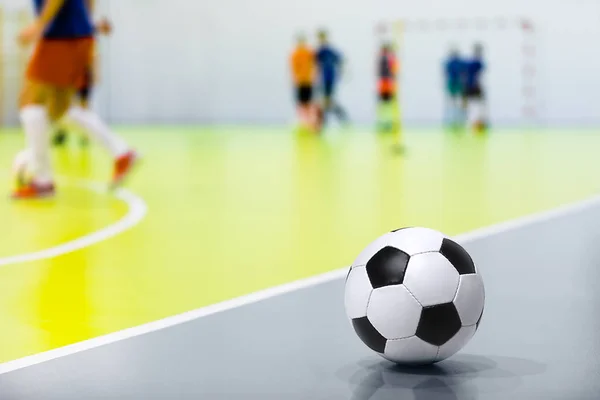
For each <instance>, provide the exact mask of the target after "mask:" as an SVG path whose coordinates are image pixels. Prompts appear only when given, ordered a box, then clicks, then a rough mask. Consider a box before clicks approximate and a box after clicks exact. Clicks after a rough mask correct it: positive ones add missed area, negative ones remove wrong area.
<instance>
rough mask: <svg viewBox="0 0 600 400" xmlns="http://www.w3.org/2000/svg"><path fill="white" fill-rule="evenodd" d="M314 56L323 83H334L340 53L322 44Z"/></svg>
mask: <svg viewBox="0 0 600 400" xmlns="http://www.w3.org/2000/svg"><path fill="white" fill-rule="evenodd" d="M316 58H317V64H318V66H319V71H320V73H321V80H322V81H323V83H326V84H327V83H329V84H332V83H334V82H335V81H336V80H337V76H338V72H339V67H340V64H341V62H342V57H341V55H340V54H339V53H338V52H337V51H335V50H334V49H332V48H331V47H329V46H322V47H321V48H320V49H319V50H318V51H317V54H316Z"/></svg>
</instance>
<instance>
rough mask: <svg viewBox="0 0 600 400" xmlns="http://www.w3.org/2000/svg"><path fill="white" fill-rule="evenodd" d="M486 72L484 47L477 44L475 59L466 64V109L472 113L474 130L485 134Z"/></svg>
mask: <svg viewBox="0 0 600 400" xmlns="http://www.w3.org/2000/svg"><path fill="white" fill-rule="evenodd" d="M484 71H485V63H484V61H483V46H482V45H480V44H476V45H475V47H474V51H473V57H472V58H471V59H470V60H468V61H467V62H466V63H465V88H464V94H463V99H464V107H465V109H467V110H469V109H470V110H469V111H471V113H472V118H471V119H472V122H473V128H474V129H475V131H477V132H483V131H484V130H485V129H486V128H487V117H486V104H485V91H484V89H483V85H482V75H483V72H484Z"/></svg>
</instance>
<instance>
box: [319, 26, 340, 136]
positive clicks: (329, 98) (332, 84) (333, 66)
mask: <svg viewBox="0 0 600 400" xmlns="http://www.w3.org/2000/svg"><path fill="white" fill-rule="evenodd" d="M318 39H319V47H318V49H317V52H316V55H315V56H316V62H317V66H318V69H319V78H320V84H321V90H322V91H323V109H322V118H323V120H322V123H323V125H324V124H325V123H326V122H327V116H328V115H329V113H330V112H333V113H334V114H335V115H336V117H337V118H338V119H339V120H340V121H342V122H348V115H347V113H346V111H345V110H344V108H343V107H342V106H341V105H340V104H339V103H338V102H337V101H336V99H335V90H336V88H337V85H338V82H339V79H340V75H341V71H342V65H343V58H342V55H341V54H340V52H339V51H337V50H336V49H335V48H333V47H332V46H331V44H330V43H329V39H328V35H327V32H326V31H324V30H321V31H319V32H318Z"/></svg>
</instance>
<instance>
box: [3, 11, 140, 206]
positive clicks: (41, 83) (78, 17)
mask: <svg viewBox="0 0 600 400" xmlns="http://www.w3.org/2000/svg"><path fill="white" fill-rule="evenodd" d="M33 5H34V9H35V12H36V18H35V19H34V21H33V22H32V23H31V24H29V25H28V26H26V27H25V28H24V29H23V30H22V31H21V32H20V33H19V36H18V40H19V42H20V44H21V45H22V46H27V45H30V44H34V43H35V49H34V51H33V54H32V56H31V58H30V60H29V63H28V66H27V70H26V80H25V84H24V86H23V89H22V92H21V98H20V119H21V124H22V126H23V129H24V131H25V136H26V143H27V147H28V151H29V155H30V156H29V163H28V164H29V170H30V171H29V172H30V179H29V181H28V182H26V183H25V184H24V185H22V186H20V187H18V188H17V189H16V191H15V192H14V193H13V197H14V198H18V199H22V198H35V197H45V196H51V195H53V194H54V179H53V174H52V166H51V162H50V149H49V141H50V140H49V135H50V133H51V128H52V127H51V125H52V124H53V123H55V122H57V121H58V120H60V119H61V118H62V117H63V115H64V114H65V112H66V111H67V110H68V109H69V106H70V104H71V100H72V98H73V95H74V93H75V91H76V90H77V89H78V88H80V87H81V86H82V85H84V84H85V81H86V73H87V71H88V67H89V65H90V55H91V54H92V46H93V36H94V26H93V23H92V20H91V10H92V7H93V1H92V0H88V1H86V0H33ZM95 122H96V121H95ZM104 133H105V134H106V132H104ZM100 139H108V140H111V141H112V142H113V143H117V141H116V140H114V139H115V138H114V137H106V135H105V137H102V138H100ZM119 143H120V144H122V142H119ZM135 158H136V157H135V153H134V152H133V151H130V150H128V149H127V148H126V147H124V145H123V146H121V148H120V149H119V155H118V156H117V157H116V159H115V169H114V174H113V183H114V184H117V183H120V182H121V181H122V180H123V178H124V177H125V175H126V174H127V173H128V172H129V170H130V169H131V166H132V165H133V162H134V161H135Z"/></svg>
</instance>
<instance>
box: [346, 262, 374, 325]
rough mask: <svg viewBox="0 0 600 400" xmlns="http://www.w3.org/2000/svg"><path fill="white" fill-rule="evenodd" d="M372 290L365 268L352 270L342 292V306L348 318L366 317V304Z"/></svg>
mask: <svg viewBox="0 0 600 400" xmlns="http://www.w3.org/2000/svg"><path fill="white" fill-rule="evenodd" d="M372 290H373V287H372V286H371V282H370V281H369V276H368V275H367V269H366V267H354V268H352V270H350V274H349V275H348V279H347V280H346V288H345V290H344V305H345V307H346V315H347V316H348V318H350V319H353V318H362V317H365V316H366V315H367V304H369V296H370V295H371V291H372Z"/></svg>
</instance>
